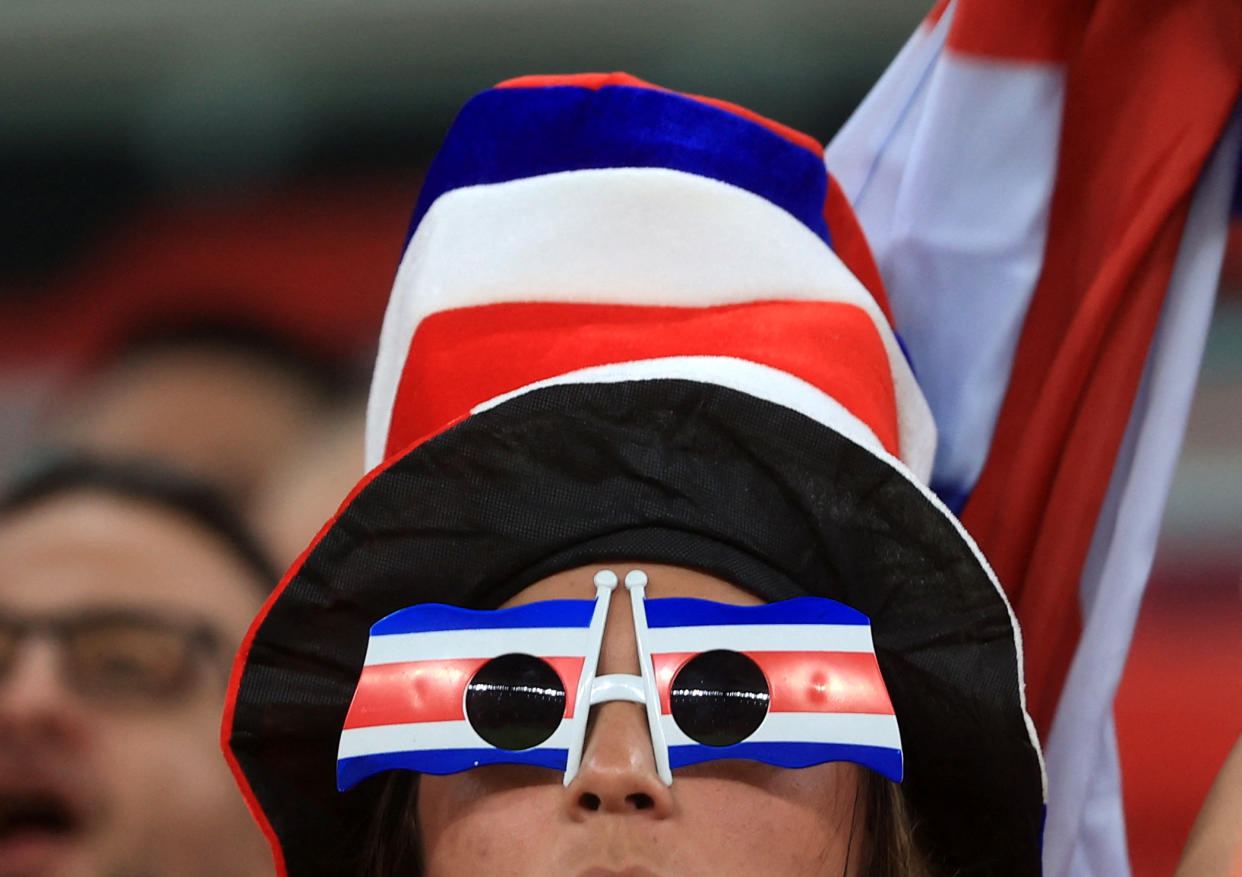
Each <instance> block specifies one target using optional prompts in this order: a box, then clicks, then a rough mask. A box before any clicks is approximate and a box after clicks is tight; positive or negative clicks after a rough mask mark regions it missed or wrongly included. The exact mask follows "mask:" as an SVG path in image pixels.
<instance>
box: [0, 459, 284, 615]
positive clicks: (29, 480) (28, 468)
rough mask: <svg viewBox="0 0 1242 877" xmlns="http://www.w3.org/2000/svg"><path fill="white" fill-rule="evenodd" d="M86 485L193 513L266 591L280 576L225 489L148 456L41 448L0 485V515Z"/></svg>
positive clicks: (0, 517)
mask: <svg viewBox="0 0 1242 877" xmlns="http://www.w3.org/2000/svg"><path fill="white" fill-rule="evenodd" d="M84 491H92V492H95V493H102V494H105V495H110V496H114V497H120V498H124V499H131V500H137V501H138V502H142V503H145V504H147V505H149V506H153V507H155V508H159V509H163V510H165V511H168V512H172V513H175V514H178V515H180V516H182V517H185V518H188V519H190V520H191V521H193V522H194V523H195V524H197V525H198V526H199V527H201V528H202V529H203V530H206V531H207V532H209V533H211V534H212V535H213V536H215V537H216V538H217V539H218V540H219V541H220V542H222V543H223V544H225V545H227V546H228V548H229V549H230V550H231V551H232V552H233V554H234V555H235V556H237V557H238V558H240V559H241V560H242V561H243V562H244V563H245V565H246V568H247V569H249V570H250V571H251V572H253V573H254V574H255V577H256V578H257V581H258V583H260V584H261V585H262V587H263V590H264V591H267V590H269V589H270V588H271V587H272V586H274V585H275V584H276V582H277V580H278V579H279V578H280V576H279V572H278V570H277V569H276V567H275V565H274V564H273V562H272V560H271V558H269V557H268V554H267V552H266V551H265V550H264V549H263V548H262V547H261V546H260V544H259V542H258V540H257V539H256V538H255V536H254V535H253V534H252V533H251V530H250V528H249V527H248V526H247V525H246V523H245V521H244V520H243V519H242V517H241V515H240V514H239V513H238V512H237V510H236V509H235V508H234V506H233V505H232V503H230V502H229V501H228V500H227V499H226V498H225V496H224V494H223V493H222V492H221V491H219V490H217V489H216V488H215V487H213V486H212V485H211V484H209V483H207V482H205V481H202V480H201V479H198V478H194V477H191V476H189V475H187V474H185V473H183V472H179V471H176V470H174V469H172V468H170V467H168V466H166V465H159V464H155V463H151V462H149V461H146V460H134V459H126V458H105V457H99V456H93V455H88V454H84V453H80V452H67V453H59V452H51V453H45V454H41V455H40V456H39V457H38V458H35V459H33V460H31V461H29V462H28V463H27V465H25V466H23V467H20V468H19V471H18V474H17V475H16V477H14V478H13V479H12V480H10V482H9V483H8V484H7V485H6V486H5V487H4V489H3V490H0V521H3V520H4V519H6V518H12V517H14V516H15V515H16V514H18V513H20V512H22V511H24V510H25V509H28V508H30V507H31V506H34V505H36V504H38V503H40V502H42V501H44V500H47V499H51V498H53V497H59V496H63V495H66V494H71V493H78V492H84Z"/></svg>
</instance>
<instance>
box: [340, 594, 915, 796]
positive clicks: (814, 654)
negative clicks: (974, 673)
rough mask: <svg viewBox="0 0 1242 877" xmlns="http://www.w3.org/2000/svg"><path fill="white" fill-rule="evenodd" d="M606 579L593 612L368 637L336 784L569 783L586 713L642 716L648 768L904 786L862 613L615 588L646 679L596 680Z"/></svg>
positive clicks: (429, 617) (460, 617) (458, 618)
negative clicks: (747, 771)
mask: <svg viewBox="0 0 1242 877" xmlns="http://www.w3.org/2000/svg"><path fill="white" fill-rule="evenodd" d="M617 584H618V578H617V576H616V574H615V573H613V572H612V571H611V570H601V571H600V572H598V573H596V575H595V588H596V599H595V600H594V601H590V600H548V601H543V602H539V603H528V604H526V605H523V606H515V607H512V608H509V609H495V610H471V609H462V608H459V607H456V606H445V605H442V604H438V603H426V604H421V605H418V606H411V607H409V608H407V609H402V610H399V611H397V612H394V613H393V614H392V615H389V616H387V617H386V618H383V619H381V620H380V621H378V622H376V623H375V625H373V626H372V628H371V636H370V640H369V641H368V644H367V654H366V658H365V661H364V666H363V670H362V676H361V678H360V679H359V680H358V686H357V688H356V689H355V692H354V699H353V702H352V704H351V705H350V708H349V713H348V715H347V716H346V718H345V724H344V729H343V731H342V733H341V740H340V746H339V749H338V754H337V787H338V788H340V789H341V790H345V789H348V788H350V787H351V786H353V785H354V784H355V783H357V782H358V781H360V780H362V779H364V778H366V777H368V776H371V775H372V774H375V773H378V772H380V771H384V770H391V769H394V768H402V769H407V770H415V771H419V772H421V773H433V774H447V773H456V772H458V771H463V770H469V769H470V768H473V767H478V766H480V765H485V764H531V765H539V766H543V767H550V768H554V769H557V770H563V771H565V783H566V785H568V784H569V782H570V781H571V780H572V779H573V777H574V775H575V774H576V772H577V770H578V766H579V763H580V760H581V757H582V747H583V742H584V739H585V735H586V726H587V716H588V713H589V712H590V707H591V706H592V705H594V704H598V703H605V702H607V701H612V700H627V701H631V702H634V703H638V704H641V705H643V706H644V707H645V708H646V712H647V722H648V728H649V730H650V733H651V742H652V749H653V752H654V755H655V763H656V768H657V770H658V771H659V774H660V777H661V778H662V779H663V780H664V781H665V782H666V783H671V782H672V780H673V776H672V770H674V769H676V768H678V767H683V766H686V765H691V764H697V763H699V762H703V761H712V760H718V759H728V758H742V759H748V760H751V761H760V762H764V763H766V764H772V765H776V766H779V767H791V768H797V767H809V766H811V765H814V764H822V763H824V762H828V761H852V762H855V763H858V764H862V765H864V766H866V767H870V768H872V769H874V770H876V771H878V772H879V773H881V774H884V775H885V776H887V777H888V778H890V779H892V780H894V781H899V780H900V779H901V775H902V754H901V738H900V734H899V732H898V728H897V719H896V716H895V715H894V714H893V707H892V703H891V701H890V700H889V696H888V691H887V689H886V687H885V685H884V680H883V678H882V676H881V675H880V668H879V665H878V663H877V661H876V657H875V649H874V647H873V645H872V640H871V625H870V622H869V620H868V619H867V617H866V616H865V615H863V614H862V613H860V612H858V611H856V610H854V609H851V608H850V607H848V606H845V605H843V604H841V603H838V602H836V601H834V600H829V599H826V598H823V597H799V598H796V599H793V600H785V601H783V602H779V603H768V604H764V605H760V606H734V605H729V604H723V603H714V602H711V601H708V600H694V599H684V598H664V599H656V600H646V599H645V598H644V589H645V587H646V585H647V576H646V574H645V573H643V572H642V571H641V570H632V571H631V572H630V573H628V574H627V575H626V577H625V586H626V590H627V591H629V597H630V604H631V610H632V613H633V618H634V634H635V638H636V645H637V647H638V654H639V664H640V668H641V675H633V674H625V673H614V674H607V675H603V676H599V675H596V666H597V663H598V660H599V653H600V646H601V643H602V640H603V632H604V623H605V618H606V615H607V612H608V603H609V600H610V599H611V595H612V592H613V590H614V589H615V588H616V587H617Z"/></svg>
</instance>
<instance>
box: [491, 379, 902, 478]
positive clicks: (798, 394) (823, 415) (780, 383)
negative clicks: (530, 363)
mask: <svg viewBox="0 0 1242 877" xmlns="http://www.w3.org/2000/svg"><path fill="white" fill-rule="evenodd" d="M650 380H687V381H698V382H699V383H704V384H716V385H718V386H721V387H728V388H730V389H732V390H738V391H739V392H742V393H746V394H747V395H749V396H754V397H755V398H757V399H763V400H765V401H768V402H772V403H775V404H777V405H783V406H784V407H786V408H790V409H792V410H794V411H797V412H799V413H800V414H803V415H804V416H806V417H810V418H812V419H813V420H817V421H819V422H820V423H822V424H824V425H825V426H828V427H831V428H832V429H834V430H836V431H837V432H839V433H841V434H842V435H843V436H845V437H846V438H848V439H849V440H850V441H852V442H854V444H856V445H859V446H860V447H863V448H866V449H867V450H868V451H870V452H871V453H873V454H875V455H876V456H877V457H887V456H888V452H887V451H886V450H885V449H884V445H883V444H882V443H881V442H880V440H879V439H878V438H876V435H875V433H874V432H872V430H871V427H869V426H867V424H866V423H864V422H863V421H862V420H860V419H859V418H858V417H857V416H856V415H854V413H853V412H851V411H850V410H849V409H848V408H846V407H845V406H844V405H842V404H841V403H840V402H838V401H837V400H836V399H834V398H832V397H831V396H829V395H828V394H827V393H825V392H824V391H823V390H821V389H820V388H819V387H816V386H815V385H814V384H812V383H810V382H809V381H804V380H802V379H801V378H799V377H795V376H794V375H791V374H789V373H788V372H783V371H780V370H779V369H775V368H772V366H769V365H763V364H762V363H758V362H752V361H750V360H746V359H739V358H737V357H733V356H665V357H659V358H656V359H639V360H632V361H629V362H616V363H609V364H608V365H596V366H590V367H588V368H583V369H577V370H575V371H571V372H565V373H564V374H561V375H557V376H556V377H554V378H548V379H547V380H543V381H535V382H534V383H530V384H527V385H526V386H524V387H521V388H519V389H517V390H513V391H512V392H509V393H504V394H502V395H500V396H497V397H495V398H494V399H488V400H487V401H486V402H483V403H481V404H479V405H476V406H475V407H474V408H473V409H472V410H471V413H472V414H478V413H479V412H481V411H487V410H488V409H489V408H495V407H496V406H497V405H500V404H502V403H504V402H507V401H509V400H510V399H513V398H516V397H517V396H521V395H522V394H524V393H529V392H531V391H533V390H540V389H543V388H544V387H552V386H560V385H564V384H613V383H622V382H624V381H650Z"/></svg>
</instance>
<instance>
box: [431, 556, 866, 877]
mask: <svg viewBox="0 0 1242 877" xmlns="http://www.w3.org/2000/svg"><path fill="white" fill-rule="evenodd" d="M609 566H610V567H611V568H613V569H615V570H616V571H617V572H618V573H619V574H620V575H622V576H624V574H625V572H626V571H627V570H629V569H634V568H638V569H642V570H644V571H646V573H647V575H648V577H649V579H650V584H649V585H648V587H647V596H648V597H649V598H657V597H699V598H702V599H706V600H714V601H716V602H719V603H736V604H739V605H752V604H756V603H759V602H761V601H760V600H758V599H757V598H755V597H754V596H753V595H751V594H748V593H747V592H745V591H742V590H741V589H739V588H737V587H735V586H733V585H731V584H729V583H727V582H725V581H723V580H721V579H718V578H715V577H714V576H710V575H707V574H705V573H701V572H695V571H692V570H688V569H682V568H680V567H672V566H663V565H659V564H651V563H632V564H626V563H615V564H609ZM597 569H599V567H598V566H592V567H582V568H579V569H574V570H567V571H565V572H561V573H557V574H556V575H554V576H550V577H548V578H546V579H543V580H542V581H539V582H536V583H535V584H533V585H531V586H530V587H529V588H527V589H525V590H524V591H522V593H520V594H519V595H518V596H517V597H515V598H514V599H512V600H510V601H509V602H508V603H507V604H506V605H510V606H516V605H519V604H522V603H531V602H535V601H537V600H552V599H563V598H571V599H592V598H593V597H594V595H595V588H594V585H593V584H592V576H593V575H594V573H595V571H596V570H597ZM597 672H598V673H599V674H601V675H603V674H606V673H633V674H637V673H638V672H639V667H638V653H637V647H636V645H635V640H634V627H633V620H632V617H631V614H630V607H629V600H626V599H614V600H612V602H611V604H610V606H609V614H608V623H607V627H606V628H605V632H604V641H603V648H602V650H601V653H600V663H599V668H598V671H597ZM859 773H860V769H859V768H857V767H856V766H854V765H852V764H847V763H843V762H837V763H831V764H821V765H817V766H815V767H808V768H803V769H800V770H789V769H784V768H778V767H771V766H769V765H766V764H760V763H758V762H750V761H734V760H729V761H711V762H706V763H704V764H700V765H695V766H691V767H685V768H681V769H679V770H677V772H676V773H675V774H674V777H673V784H672V785H671V786H667V785H665V784H664V783H663V782H662V781H661V780H660V777H659V776H658V775H657V773H656V768H655V761H654V755H653V752H652V748H651V737H650V734H649V732H648V729H647V716H646V712H645V708H644V707H643V705H641V704H636V703H630V702H625V701H613V702H608V703H604V704H601V705H598V706H595V707H592V714H591V721H590V726H589V730H588V732H587V738H586V745H585V748H584V749H583V753H582V764H581V767H580V768H579V771H578V774H577V776H575V778H574V780H573V782H572V783H570V784H569V786H568V787H566V786H564V785H563V782H562V779H563V775H562V774H561V773H559V772H557V773H554V772H552V771H549V770H546V769H543V768H535V767H525V766H520V765H491V766H486V767H479V768H475V769H473V770H468V771H465V772H463V773H458V774H451V775H448V776H430V775H427V776H423V777H421V778H420V780H419V786H418V789H419V790H418V808H417V810H418V821H419V825H420V828H421V832H422V840H423V850H424V857H425V861H426V867H427V874H428V877H477V875H479V874H489V875H496V877H518V875H537V877H546V875H549V874H555V875H566V877H654V875H659V877H664V875H678V877H694V875H713V877H728V875H748V877H749V875H755V874H764V875H772V877H787V875H788V877H792V875H829V874H830V875H834V877H835V875H840V874H852V873H853V868H852V867H850V868H847V858H848V859H852V860H855V861H856V860H858V859H859V858H860V852H861V850H860V849H858V847H860V846H861V844H862V843H863V835H864V830H863V825H862V802H861V800H860V796H859V795H858V788H859ZM856 822H857V837H854V838H853V845H854V847H855V849H854V850H853V854H852V855H849V852H850V845H851V833H852V829H853V828H854V826H855V823H856Z"/></svg>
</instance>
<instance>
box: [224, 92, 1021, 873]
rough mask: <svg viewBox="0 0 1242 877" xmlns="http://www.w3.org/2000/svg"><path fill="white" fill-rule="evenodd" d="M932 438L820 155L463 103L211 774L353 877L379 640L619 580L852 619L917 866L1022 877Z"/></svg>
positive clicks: (977, 605) (583, 105) (616, 96)
mask: <svg viewBox="0 0 1242 877" xmlns="http://www.w3.org/2000/svg"><path fill="white" fill-rule="evenodd" d="M934 445H935V434H934V426H933V424H932V421H931V416H930V413H929V411H928V408H927V405H926V403H925V401H924V400H923V397H922V395H921V393H920V392H919V389H918V387H917V385H916V383H915V380H914V377H913V375H912V374H911V372H910V369H909V367H908V365H907V363H906V360H905V358H904V356H903V354H902V352H901V348H900V346H899V344H898V341H897V338H896V336H895V335H894V333H893V331H892V329H891V327H890V325H889V320H888V317H887V314H886V307H885V304H884V300H883V293H882V290H881V287H880V281H879V278H878V274H877V272H876V271H875V268H874V265H873V264H872V262H871V257H870V254H869V251H868V249H867V245H866V242H865V240H864V239H863V237H862V234H861V232H860V230H859V228H858V226H857V224H856V223H855V221H854V218H853V215H852V213H851V211H850V208H849V206H848V204H847V202H846V201H845V199H844V197H843V196H842V194H841V192H840V190H839V189H838V188H837V186H836V184H835V182H834V181H833V180H832V178H831V177H830V175H828V174H827V173H826V171H825V168H824V164H823V161H822V150H821V148H820V147H819V145H818V144H817V143H815V141H814V140H812V139H811V138H809V137H806V136H804V135H801V134H799V133H797V132H794V131H791V130H790V129H788V128H785V127H783V126H781V125H778V124H776V123H773V122H771V121H769V120H767V119H763V118H761V117H758V116H756V115H754V114H752V113H749V112H747V111H746V110H743V109H741V108H739V107H735V106H732V105H729V104H724V103H720V102H716V101H711V100H707V99H703V98H698V97H692V96H687V95H681V94H676V93H672V92H668V91H665V90H662V89H659V88H656V87H654V86H651V85H648V84H647V83H644V82H641V81H638V80H635V79H633V78H631V77H628V76H624V75H621V74H613V75H586V76H574V77H532V78H525V79H518V80H513V81H510V82H506V83H502V84H501V85H500V86H497V87H496V88H494V89H492V90H489V91H487V92H484V93H482V94H480V95H478V96H476V97H475V98H474V99H473V100H471V101H470V102H469V103H468V104H467V105H466V107H465V108H464V109H463V110H462V112H461V113H460V114H459V116H458V118H457V120H456V121H455V122H454V125H453V127H452V129H451V130H450V131H449V134H448V136H447V138H446V141H445V143H444V146H443V147H442V149H441V152H440V153H439V155H438V156H437V158H436V160H435V162H434V163H433V165H432V167H431V169H430V171H429V173H428V176H427V179H426V182H425V184H424V188H423V191H422V194H421V196H420V198H419V202H418V205H417V206H416V208H415V212H414V218H413V221H412V222H411V226H410V234H409V237H408V240H407V244H406V249H405V253H404V256H403V258H402V260H401V264H400V267H399V269H398V272H397V277H396V281H395V284H394V288H393V293H392V298H391V301H390V303H389V307H388V313H387V316H386V318H385V323H384V328H383V334H382V336H381V342H380V351H379V357H378V361H377V364H376V372H375V380H374V384H373V386H372V393H371V402H370V409H369V414H368V424H367V464H368V467H369V468H371V469H372V471H371V472H370V474H369V475H367V477H366V478H364V479H363V481H362V482H361V483H360V484H359V485H358V487H357V488H355V490H354V491H353V493H352V494H351V495H350V497H349V498H348V499H347V500H346V501H345V503H344V504H343V505H342V507H341V509H340V511H339V512H338V513H337V516H336V517H335V518H334V519H333V520H332V521H331V522H330V523H329V524H328V525H327V526H325V528H324V529H323V531H322V532H321V533H320V535H319V537H318V538H317V539H316V540H315V542H314V543H313V544H312V545H311V547H310V548H309V549H308V550H307V552H306V553H305V554H304V555H303V556H302V557H301V558H300V559H299V561H298V562H297V563H295V564H294V566H293V568H292V569H291V570H290V571H289V573H288V574H287V575H286V577H285V579H284V580H283V581H282V582H281V584H280V586H279V588H278V589H277V590H276V592H275V594H274V595H273V597H272V598H271V599H270V600H269V601H268V603H267V604H266V605H265V607H264V608H263V610H262V611H261V613H260V615H259V617H258V618H257V619H256V620H255V623H254V625H253V626H252V628H251V631H250V634H249V635H248V636H247V638H246V640H245V642H244V643H243V645H242V649H241V652H240V654H239V656H238V661H237V664H236V666H235V669H234V675H233V681H232V685H231V690H230V696H229V701H228V705H227V709H226V712H225V718H224V732H223V733H224V739H225V744H226V750H227V755H228V757H229V760H230V763H231V764H232V766H233V768H234V771H235V773H236V775H237V777H238V781H239V783H240V784H241V786H242V788H243V791H244V792H245V793H246V795H247V797H248V799H249V800H250V802H251V805H252V808H253V809H254V810H255V813H256V815H257V816H258V817H259V819H260V821H261V823H262V824H263V825H264V827H265V829H266V830H267V832H268V835H269V837H270V838H271V840H272V843H273V848H274V850H275V852H276V857H277V861H278V864H279V866H280V868H281V871H282V873H287V874H290V875H298V877H301V875H338V874H346V873H350V868H351V863H353V862H355V861H356V860H357V859H358V857H359V852H360V847H361V845H362V843H363V841H362V838H363V836H364V833H365V831H366V828H367V821H368V820H369V819H370V818H371V816H372V814H373V813H374V810H375V807H376V801H377V797H378V793H379V790H380V788H381V786H382V782H383V779H384V778H383V776H382V775H381V776H375V777H371V778H370V779H364V780H362V781H361V782H359V783H357V784H356V785H354V786H353V787H352V788H349V789H348V790H347V791H344V792H339V791H338V790H337V785H336V780H337V772H336V771H337V754H338V744H339V743H340V741H341V738H342V728H343V727H344V726H345V723H346V717H347V714H348V713H349V710H350V703H351V700H352V699H353V697H354V694H355V689H356V687H357V686H358V684H359V677H360V675H361V673H362V670H363V665H364V658H365V656H366V653H367V646H368V636H369V632H370V631H371V628H372V626H373V625H376V623H377V622H379V621H380V620H381V619H383V618H385V617H386V616H389V615H390V614H392V613H394V612H398V611H399V610H403V609H406V608H407V607H411V606H416V605H418V604H423V603H432V602H434V603H447V604H452V605H456V606H463V607H474V608H489V607H495V606H497V605H499V604H500V603H502V602H503V601H504V600H506V599H507V598H509V597H511V596H512V595H514V594H516V593H517V592H518V591H520V590H521V589H522V588H524V587H525V586H527V585H529V584H531V583H533V582H535V581H537V580H539V579H541V578H543V577H545V576H547V575H549V574H551V573H553V572H557V571H559V570H563V569H568V568H572V567H577V566H582V565H586V564H596V563H598V564H602V565H606V564H607V563H609V562H610V561H615V560H621V559H626V560H637V561H650V562H656V563H671V564H677V565H682V566H687V567H692V568H696V569H701V570H704V571H706V572H710V573H712V574H715V575H717V576H719V577H721V578H724V579H726V580H729V581H732V582H734V583H736V584H738V585H739V586H741V587H744V588H746V589H748V590H750V591H752V592H754V593H756V594H758V595H759V596H761V597H763V598H764V599H766V600H768V601H778V600H784V599H787V598H793V597H803V596H814V597H825V598H831V599H832V600H834V601H839V602H840V603H843V604H845V606H847V607H850V608H852V609H853V610H857V612H861V613H862V615H864V616H866V618H867V619H869V620H870V625H871V631H872V635H873V638H874V648H875V653H876V657H877V658H878V662H879V667H880V670H881V672H882V674H883V681H884V683H885V684H886V686H887V689H888V695H889V696H890V698H891V703H892V707H893V710H894V711H895V714H896V717H897V722H898V724H899V725H900V729H901V743H902V748H903V750H904V764H905V777H904V779H903V781H902V786H901V788H902V792H903V795H904V796H905V797H906V799H907V801H908V803H909V805H910V807H911V809H912V811H913V814H914V817H915V822H916V824H917V829H916V831H917V834H918V836H919V840H920V842H921V843H922V845H923V846H924V847H925V848H926V849H927V850H928V852H929V854H930V855H931V857H932V859H933V861H935V862H936V863H939V864H940V865H941V866H943V867H945V868H947V869H951V870H952V871H953V872H954V873H960V874H964V875H965V874H995V875H1002V874H1003V875H1023V874H1037V873H1038V872H1039V833H1040V828H1041V824H1042V808H1043V800H1044V789H1043V778H1042V762H1041V759H1040V755H1039V748H1038V743H1037V742H1036V740H1035V737H1034V734H1033V732H1032V731H1031V729H1030V723H1029V720H1028V718H1027V715H1026V712H1025V706H1024V702H1023V694H1022V685H1021V679H1022V668H1021V646H1020V641H1019V635H1018V631H1017V627H1016V624H1015V622H1014V620H1013V616H1012V613H1011V612H1010V610H1009V606H1008V604H1007V602H1006V601H1005V598H1004V596H1003V594H1002V592H1001V590H1000V588H999V586H998V585H997V583H996V581H995V579H994V577H993V576H992V573H991V571H990V570H989V568H988V566H987V564H986V562H985V561H984V560H983V558H982V557H981V556H980V554H979V552H978V550H977V549H976V547H975V545H974V543H973V542H972V541H971V540H970V538H969V537H968V536H967V535H966V533H965V532H964V531H963V530H962V528H961V526H960V524H958V522H957V521H956V520H955V519H954V518H953V517H952V515H951V514H950V513H949V512H948V511H946V510H945V509H944V507H943V506H942V505H941V504H940V502H939V501H938V500H937V499H936V498H935V497H934V495H933V494H932V493H931V492H930V491H929V490H928V489H927V488H926V487H925V486H924V481H925V479H926V478H927V475H928V472H929V470H930V466H931V460H932V455H933V452H934Z"/></svg>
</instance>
